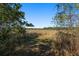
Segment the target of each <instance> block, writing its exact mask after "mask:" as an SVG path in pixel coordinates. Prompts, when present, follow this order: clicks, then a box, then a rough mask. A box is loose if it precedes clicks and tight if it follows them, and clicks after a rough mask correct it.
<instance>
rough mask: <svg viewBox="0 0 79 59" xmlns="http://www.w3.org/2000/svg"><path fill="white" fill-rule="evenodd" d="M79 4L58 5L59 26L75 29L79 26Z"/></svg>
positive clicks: (56, 18) (57, 18) (57, 17)
mask: <svg viewBox="0 0 79 59" xmlns="http://www.w3.org/2000/svg"><path fill="white" fill-rule="evenodd" d="M78 10H79V4H73V3H64V4H63V3H62V4H57V14H56V16H55V18H54V19H55V20H56V21H57V23H56V24H57V25H59V26H62V27H75V26H77V25H78V24H79V14H78Z"/></svg>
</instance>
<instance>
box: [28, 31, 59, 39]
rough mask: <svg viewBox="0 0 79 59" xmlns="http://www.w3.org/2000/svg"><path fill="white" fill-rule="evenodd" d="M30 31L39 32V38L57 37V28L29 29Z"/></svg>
mask: <svg viewBox="0 0 79 59" xmlns="http://www.w3.org/2000/svg"><path fill="white" fill-rule="evenodd" d="M27 32H28V33H37V34H39V36H38V37H37V39H52V38H55V37H56V33H57V32H58V31H57V30H27Z"/></svg>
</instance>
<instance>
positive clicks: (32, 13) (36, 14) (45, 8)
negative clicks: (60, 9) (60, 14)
mask: <svg viewBox="0 0 79 59" xmlns="http://www.w3.org/2000/svg"><path fill="white" fill-rule="evenodd" d="M21 10H22V11H24V12H25V19H26V20H27V21H28V22H31V23H32V24H34V25H35V27H49V26H54V24H51V21H52V17H53V16H55V14H56V4H52V3H23V4H22V8H21Z"/></svg>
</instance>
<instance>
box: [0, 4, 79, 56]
mask: <svg viewBox="0 0 79 59" xmlns="http://www.w3.org/2000/svg"><path fill="white" fill-rule="evenodd" d="M20 8H21V4H18V3H12V4H10V3H6V4H5V3H1V4H0V55H3V56H6V55H8V56H10V55H13V56H14V55H18V56H22V55H23V56H24V55H32V56H33V55H34V56H37V55H38V56H44V55H45V56H46V55H47V56H48V55H49V56H50V55H54V56H57V55H58V56H60V55H64V56H66V55H71V56H72V55H74V56H75V55H79V47H78V46H79V44H78V43H79V40H78V39H79V33H78V30H79V27H78V26H79V23H78V21H79V20H78V17H79V16H78V14H76V11H78V10H79V4H57V14H56V16H55V18H54V20H55V21H56V25H57V26H56V27H55V28H52V27H48V28H44V29H42V30H41V29H39V30H38V29H36V30H29V29H26V28H25V26H34V25H33V24H32V23H28V22H27V21H26V20H25V18H24V16H25V15H24V12H22V11H21V10H20ZM48 29H50V30H48ZM53 29H54V30H53Z"/></svg>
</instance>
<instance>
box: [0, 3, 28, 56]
mask: <svg viewBox="0 0 79 59" xmlns="http://www.w3.org/2000/svg"><path fill="white" fill-rule="evenodd" d="M21 6H22V5H21V4H19V3H1V4H0V48H1V49H0V52H1V53H0V55H8V54H9V55H10V54H11V53H12V52H14V49H15V47H16V46H17V45H21V44H22V43H24V42H25V41H26V39H27V38H26V29H25V27H24V25H25V26H28V25H27V24H28V23H27V21H25V18H24V16H25V14H24V12H22V11H21V10H20V8H21ZM8 50H9V51H8Z"/></svg>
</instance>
